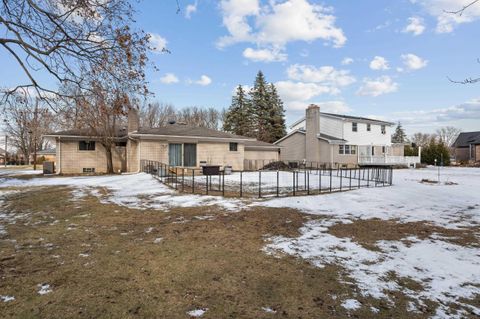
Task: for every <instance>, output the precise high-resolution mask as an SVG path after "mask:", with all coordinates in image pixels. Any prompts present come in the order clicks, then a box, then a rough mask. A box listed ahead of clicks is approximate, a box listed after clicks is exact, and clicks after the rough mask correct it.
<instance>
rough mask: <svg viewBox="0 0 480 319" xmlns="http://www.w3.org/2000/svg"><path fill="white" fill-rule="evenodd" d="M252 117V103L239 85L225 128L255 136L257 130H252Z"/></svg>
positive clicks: (228, 112) (232, 131)
mask: <svg viewBox="0 0 480 319" xmlns="http://www.w3.org/2000/svg"><path fill="white" fill-rule="evenodd" d="M251 118H252V109H251V103H250V101H249V100H248V97H247V95H246V94H245V90H244V89H243V87H242V86H241V85H239V86H238V87H237V91H236V92H235V95H234V96H233V97H232V104H231V105H230V107H229V109H228V111H227V113H226V114H225V121H224V123H223V130H224V131H226V132H230V133H233V134H237V135H243V136H248V137H255V132H254V131H253V132H252V120H251Z"/></svg>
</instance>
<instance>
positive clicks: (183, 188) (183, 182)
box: [182, 168, 185, 193]
mask: <svg viewBox="0 0 480 319" xmlns="http://www.w3.org/2000/svg"><path fill="white" fill-rule="evenodd" d="M184 190H185V169H184V168H182V193H183V191H184Z"/></svg>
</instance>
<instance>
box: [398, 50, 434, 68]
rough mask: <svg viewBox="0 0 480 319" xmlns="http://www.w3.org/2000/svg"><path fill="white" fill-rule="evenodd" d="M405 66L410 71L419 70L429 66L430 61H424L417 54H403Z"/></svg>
mask: <svg viewBox="0 0 480 319" xmlns="http://www.w3.org/2000/svg"><path fill="white" fill-rule="evenodd" d="M401 58H402V60H403V64H404V65H405V67H406V68H407V70H409V71H413V70H419V69H422V68H424V67H426V66H427V64H428V60H424V59H422V58H421V57H419V56H416V55H415V54H412V53H409V54H402V56H401Z"/></svg>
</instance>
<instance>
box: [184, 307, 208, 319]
mask: <svg viewBox="0 0 480 319" xmlns="http://www.w3.org/2000/svg"><path fill="white" fill-rule="evenodd" d="M207 310H208V308H203V309H195V310H190V311H188V312H187V315H189V316H190V317H195V318H197V317H201V316H203V315H204V314H205V312H207Z"/></svg>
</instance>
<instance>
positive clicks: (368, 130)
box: [367, 124, 372, 132]
mask: <svg viewBox="0 0 480 319" xmlns="http://www.w3.org/2000/svg"><path fill="white" fill-rule="evenodd" d="M371 130H372V125H371V124H367V132H370V131H371Z"/></svg>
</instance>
